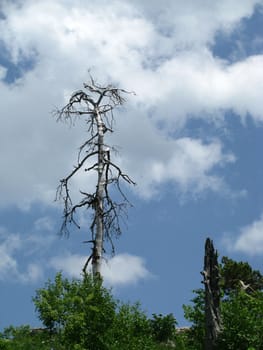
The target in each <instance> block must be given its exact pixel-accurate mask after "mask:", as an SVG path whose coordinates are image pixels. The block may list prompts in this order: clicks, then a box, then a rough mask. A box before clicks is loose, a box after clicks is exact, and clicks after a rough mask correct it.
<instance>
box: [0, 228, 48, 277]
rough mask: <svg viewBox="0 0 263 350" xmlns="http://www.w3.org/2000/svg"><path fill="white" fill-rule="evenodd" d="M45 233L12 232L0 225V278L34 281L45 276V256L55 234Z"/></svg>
mask: <svg viewBox="0 0 263 350" xmlns="http://www.w3.org/2000/svg"><path fill="white" fill-rule="evenodd" d="M45 233H46V232H45V229H43V230H41V231H39V232H37V231H36V232H34V233H31V232H29V233H12V232H9V231H8V230H7V229H6V228H4V227H0V256H1V261H0V280H3V281H4V280H13V281H16V282H22V283H34V282H36V281H38V280H39V279H40V278H42V277H43V274H44V267H43V266H45V264H44V263H43V260H44V259H45V257H44V256H45V254H47V252H48V251H49V248H50V246H51V245H52V243H53V241H54V235H52V236H49V235H47V234H45ZM34 261H36V262H34Z"/></svg>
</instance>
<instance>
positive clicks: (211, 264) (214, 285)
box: [202, 238, 221, 350]
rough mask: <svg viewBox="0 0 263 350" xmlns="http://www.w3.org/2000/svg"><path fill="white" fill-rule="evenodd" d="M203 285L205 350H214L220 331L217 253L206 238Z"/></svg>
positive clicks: (211, 242) (210, 241)
mask: <svg viewBox="0 0 263 350" xmlns="http://www.w3.org/2000/svg"><path fill="white" fill-rule="evenodd" d="M202 274H203V276H204V285H205V350H214V349H216V346H217V339H218V335H219V333H220V330H221V318H220V287H219V266H218V261H217V251H215V249H214V246H213V241H212V240H210V239H209V238H207V240H206V242H205V257H204V271H203V272H202Z"/></svg>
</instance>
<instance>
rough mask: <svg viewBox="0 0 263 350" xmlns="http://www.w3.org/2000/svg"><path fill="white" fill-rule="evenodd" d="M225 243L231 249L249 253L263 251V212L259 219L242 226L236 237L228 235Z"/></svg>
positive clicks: (256, 253)
mask: <svg viewBox="0 0 263 350" xmlns="http://www.w3.org/2000/svg"><path fill="white" fill-rule="evenodd" d="M223 242H224V244H225V245H226V246H227V248H228V249H229V250H231V251H238V252H242V253H245V254H248V255H260V254H262V253H263V214H262V215H261V216H260V218H259V219H258V220H255V221H254V222H252V223H251V224H249V225H247V226H245V227H242V228H241V229H240V231H239V234H238V236H237V237H236V238H232V237H231V236H229V235H228V236H226V237H225V238H224V240H223Z"/></svg>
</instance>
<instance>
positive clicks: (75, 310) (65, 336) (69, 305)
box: [33, 274, 116, 350]
mask: <svg viewBox="0 0 263 350" xmlns="http://www.w3.org/2000/svg"><path fill="white" fill-rule="evenodd" d="M33 300H34V303H35V306H36V309H37V311H38V314H39V318H40V319H41V320H42V322H43V324H44V325H45V326H46V327H48V328H49V329H50V330H51V331H52V332H55V333H56V335H57V337H59V338H60V341H61V343H62V344H65V345H66V346H68V347H71V348H72V349H76V350H77V349H94V350H97V349H98V350H103V349H108V346H107V344H108V340H109V329H110V328H111V325H112V323H113V322H114V318H115V308H116V303H115V301H114V300H113V298H112V295H111V294H110V292H109V291H108V290H107V289H105V288H103V287H102V285H101V281H100V280H99V279H98V280H96V279H93V278H92V277H91V276H89V275H85V276H84V278H83V280H81V281H79V280H72V281H69V280H68V279H63V278H62V275H61V274H58V275H57V276H56V278H55V282H54V283H52V282H51V281H49V282H48V283H47V284H46V287H45V288H43V289H39V290H38V291H37V292H36V297H35V298H34V299H33Z"/></svg>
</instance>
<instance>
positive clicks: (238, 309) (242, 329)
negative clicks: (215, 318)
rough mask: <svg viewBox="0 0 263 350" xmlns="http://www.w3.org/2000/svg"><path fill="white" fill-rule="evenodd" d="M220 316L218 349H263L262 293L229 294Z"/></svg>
mask: <svg viewBox="0 0 263 350" xmlns="http://www.w3.org/2000/svg"><path fill="white" fill-rule="evenodd" d="M222 315H223V322H224V329H223V332H222V334H221V337H220V339H219V344H220V349H222V350H225V349H226V350H228V349H229V350H232V349H233V350H234V349H239V350H247V349H249V348H250V349H253V348H255V349H263V333H262V330H263V292H256V293H253V294H248V293H246V292H245V291H242V290H241V291H239V292H238V293H232V294H230V296H229V299H228V300H227V301H224V302H223V303H222Z"/></svg>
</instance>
